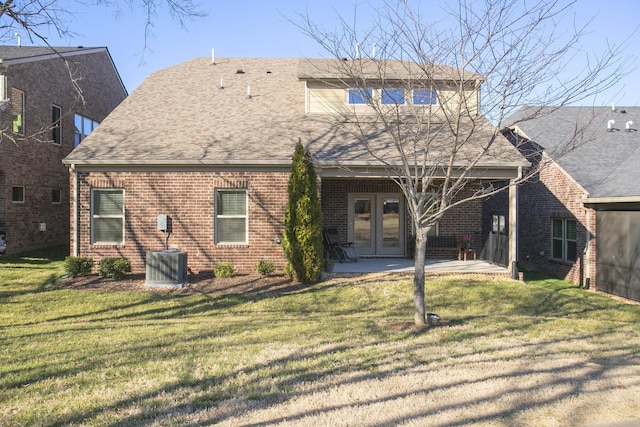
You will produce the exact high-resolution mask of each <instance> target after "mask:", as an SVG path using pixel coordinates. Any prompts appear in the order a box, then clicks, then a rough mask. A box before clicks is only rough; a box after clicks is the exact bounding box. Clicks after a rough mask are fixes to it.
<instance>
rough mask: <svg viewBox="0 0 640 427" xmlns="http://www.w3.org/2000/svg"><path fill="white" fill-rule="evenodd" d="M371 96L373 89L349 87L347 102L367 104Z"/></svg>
mask: <svg viewBox="0 0 640 427" xmlns="http://www.w3.org/2000/svg"><path fill="white" fill-rule="evenodd" d="M371 98H373V89H361V88H358V89H349V104H368V103H369V100H370V99H371Z"/></svg>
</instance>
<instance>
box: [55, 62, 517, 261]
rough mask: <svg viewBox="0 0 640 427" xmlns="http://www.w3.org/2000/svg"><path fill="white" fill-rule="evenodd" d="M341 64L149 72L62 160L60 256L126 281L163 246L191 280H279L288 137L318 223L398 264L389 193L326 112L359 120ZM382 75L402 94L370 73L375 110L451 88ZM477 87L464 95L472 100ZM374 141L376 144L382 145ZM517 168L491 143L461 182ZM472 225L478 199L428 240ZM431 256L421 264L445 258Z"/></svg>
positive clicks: (403, 220) (396, 197)
mask: <svg viewBox="0 0 640 427" xmlns="http://www.w3.org/2000/svg"><path fill="white" fill-rule="evenodd" d="M340 63H341V61H337V60H319V59H270V58H264V59H256V58H253V59H250V58H221V59H220V58H217V59H216V61H215V63H213V62H212V60H211V59H208V58H197V59H194V60H191V61H188V62H185V63H183V64H179V65H176V66H173V67H170V68H168V69H165V70H162V71H158V72H156V73H153V74H152V75H151V76H150V77H148V78H147V79H146V80H145V81H144V82H143V83H142V84H141V85H140V86H139V87H138V88H137V89H136V90H135V91H134V92H133V93H132V94H131V96H129V97H128V98H127V99H126V100H125V101H124V102H123V103H122V104H121V105H120V106H119V107H118V108H116V109H115V110H114V111H113V112H112V113H111V114H110V115H109V117H107V119H106V120H105V121H104V122H103V123H102V124H101V126H100V128H98V129H97V130H96V131H95V132H94V133H93V134H91V135H90V136H89V137H88V138H87V139H86V140H85V142H84V143H83V144H82V145H80V146H79V147H78V148H77V149H76V150H74V151H73V152H72V153H71V154H70V155H69V156H68V157H67V158H66V159H65V163H66V164H67V165H69V166H70V172H71V181H72V195H73V200H72V203H73V206H74V209H73V212H74V216H73V217H72V229H73V231H72V239H71V243H72V253H73V254H74V255H84V256H90V257H92V258H94V259H100V258H102V257H108V256H125V257H128V258H129V259H130V260H131V262H132V269H133V270H134V271H138V272H139V271H144V265H145V253H146V252H147V251H156V250H161V249H163V248H164V247H165V245H166V246H167V247H169V248H178V249H180V250H181V251H185V252H186V253H187V254H188V263H189V267H190V268H192V269H193V270H196V271H197V270H202V269H211V268H212V267H213V266H214V264H215V263H216V262H221V261H225V262H231V263H233V264H234V265H235V266H236V267H237V268H238V269H239V270H240V271H244V272H250V271H252V270H253V268H254V266H255V264H256V263H257V262H258V261H259V260H261V259H267V260H272V261H274V262H276V264H277V266H278V268H280V269H281V268H283V267H284V266H285V263H286V262H285V258H284V256H283V253H282V250H281V247H280V242H281V238H282V234H283V227H284V226H283V219H284V210H285V205H286V202H287V185H288V180H289V173H290V168H291V157H292V155H293V151H294V147H295V144H296V143H297V142H298V141H299V140H301V141H302V143H303V145H304V146H305V147H306V149H308V150H309V151H310V153H311V156H312V158H313V159H314V162H315V163H316V171H317V173H318V176H319V180H320V185H319V187H320V192H321V202H322V208H323V217H324V224H323V225H324V226H325V227H328V228H337V229H338V230H339V233H340V235H341V237H342V239H343V240H345V241H346V240H349V241H353V242H354V243H355V245H356V246H357V249H358V250H359V252H360V253H361V254H362V255H363V256H372V257H405V256H410V255H411V252H412V243H413V242H412V239H411V233H412V230H411V226H410V224H411V222H410V221H408V220H407V218H408V212H407V209H406V207H405V200H404V198H403V196H402V194H401V192H400V190H399V189H398V187H397V186H396V185H395V184H394V183H393V182H392V181H391V180H390V179H389V178H388V172H387V170H386V169H385V168H384V167H383V166H382V165H381V164H380V162H379V161H376V160H375V159H373V158H372V157H371V155H370V154H369V153H368V152H367V150H366V148H365V147H363V146H362V144H358V142H357V140H356V139H355V138H354V136H353V134H351V133H349V132H348V130H346V129H345V128H344V127H343V126H341V125H338V124H337V121H336V117H335V114H333V113H334V112H336V111H338V112H340V113H341V114H346V117H350V116H349V114H351V113H353V112H354V110H355V111H357V113H358V114H359V117H367V116H369V117H371V115H370V114H368V113H369V112H370V110H369V109H370V108H371V107H370V106H368V105H366V103H365V102H363V99H362V96H361V93H359V92H358V91H359V90H358V89H354V88H352V87H350V85H349V82H348V81H345V78H344V76H343V75H342V74H341V73H340V72H339V71H336V70H337V68H336V65H337V64H340ZM385 64H386V65H389V68H388V70H387V74H386V76H385V77H386V79H385V88H386V87H392V88H398V87H403V89H392V90H387V89H384V90H383V86H382V82H381V81H379V80H376V79H375V78H374V76H373V75H372V78H371V84H372V88H371V89H370V90H371V92H372V93H373V92H374V91H376V93H378V92H382V93H383V95H382V98H381V99H382V100H381V101H380V102H384V96H385V95H386V96H391V95H389V93H392V94H393V95H392V96H394V97H395V98H394V102H398V103H399V104H401V105H400V108H404V106H405V105H407V106H412V107H414V108H416V109H420V110H421V111H431V110H429V109H433V110H434V111H435V110H437V109H438V108H440V107H441V106H439V105H437V102H436V99H435V96H434V95H435V92H433V91H446V90H450V89H448V86H447V82H448V81H450V80H451V79H453V78H455V76H458V75H459V74H458V73H456V72H453V71H454V70H452V69H447V68H446V67H443V68H442V75H441V76H438V79H437V81H438V82H440V83H439V86H437V87H435V88H431V86H427V87H430V89H424V87H425V86H424V85H422V84H420V82H416V81H413V84H414V85H416V86H414V88H407V87H406V81H407V80H408V76H407V75H406V74H403V72H405V73H406V68H405V67H406V64H402V63H399V62H394V61H391V62H385ZM394 65H396V67H395V68H394ZM456 71H457V70H456ZM478 81H479V80H473V82H472V85H471V86H470V89H469V91H470V94H471V95H473V96H475V95H476V93H477V91H478V86H477V82H478ZM429 85H431V83H429ZM451 92H452V93H455V91H451ZM473 96H472V97H473ZM474 99H477V97H475V98H474ZM423 114H424V113H423ZM474 120H475V126H476V127H477V129H478V132H477V141H479V142H480V141H487V140H488V138H490V136H491V135H492V134H493V130H494V128H493V127H492V126H491V125H490V123H489V122H488V121H487V120H485V119H484V118H482V117H478V116H475V115H474ZM378 130H379V128H378V127H375V126H374V127H373V129H372V134H373V133H375V132H376V131H378ZM375 137H376V138H379V139H380V140H381V141H383V142H384V135H380V134H377V135H376V136H375ZM466 147H467V149H469V150H471V152H472V151H474V150H476V149H477V148H479V147H480V145H479V144H478V145H476V146H475V147H476V148H474V146H473V145H472V144H468V145H467V146H466ZM466 154H468V153H466ZM387 160H388V161H392V162H393V161H394V160H393V159H391V158H390V159H387ZM524 164H528V163H527V162H526V161H525V160H524V158H523V157H522V156H521V155H520V153H518V151H517V150H515V149H514V147H513V146H511V144H509V142H508V141H507V140H506V139H505V138H503V137H502V136H501V135H500V137H499V138H498V140H497V141H496V142H495V144H494V146H493V147H492V148H491V149H490V151H489V152H488V153H487V154H486V156H485V158H484V159H483V161H481V162H479V163H478V171H477V175H475V172H473V173H472V177H476V178H477V180H476V181H475V182H476V183H477V186H480V185H481V179H480V176H482V179H486V180H492V179H504V178H508V179H509V178H511V179H512V178H515V177H516V176H517V173H518V168H519V167H522V165H524ZM476 188H477V187H476ZM468 191H473V189H471V188H470V189H469V190H468ZM481 214H482V211H481V204H480V202H473V203H469V204H468V205H463V206H460V207H458V208H455V209H452V210H451V211H450V212H449V213H448V214H447V216H446V217H445V218H444V219H443V220H442V221H441V222H440V224H439V226H438V229H437V230H434V232H435V233H436V234H440V235H445V234H446V235H451V236H457V235H461V234H463V233H474V234H475V233H478V234H479V232H480V230H481ZM159 215H167V217H168V218H169V219H170V221H171V233H170V234H165V233H164V232H162V231H159V229H158V223H157V218H158V216H159ZM437 249H438V248H433V251H432V252H431V255H433V256H436V255H440V256H455V254H452V253H451V251H449V252H448V254H447V255H444V254H438V253H436V250H437Z"/></svg>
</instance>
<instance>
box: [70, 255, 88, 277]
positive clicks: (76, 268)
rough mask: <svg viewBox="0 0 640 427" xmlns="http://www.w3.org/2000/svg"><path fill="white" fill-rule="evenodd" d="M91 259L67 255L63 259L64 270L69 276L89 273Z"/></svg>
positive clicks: (80, 275)
mask: <svg viewBox="0 0 640 427" xmlns="http://www.w3.org/2000/svg"><path fill="white" fill-rule="evenodd" d="M92 268H93V260H92V259H91V258H87V257H84V256H68V257H66V258H65V259H64V271H65V273H67V274H68V275H69V276H70V277H82V276H88V275H90V274H91V269H92Z"/></svg>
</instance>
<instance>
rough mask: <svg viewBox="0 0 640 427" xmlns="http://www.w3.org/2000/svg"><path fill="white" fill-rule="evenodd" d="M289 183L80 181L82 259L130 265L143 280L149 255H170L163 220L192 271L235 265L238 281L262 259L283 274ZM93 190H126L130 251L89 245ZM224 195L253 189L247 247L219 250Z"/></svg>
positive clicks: (205, 178)
mask: <svg viewBox="0 0 640 427" xmlns="http://www.w3.org/2000/svg"><path fill="white" fill-rule="evenodd" d="M72 180H73V177H72ZM288 182H289V173H288V172H287V173H285V172H266V173H265V172H237V173H231V172H229V173H214V172H105V173H102V172H101V173H98V172H91V173H80V174H79V183H80V191H79V201H80V212H81V214H80V231H81V232H80V242H79V254H80V255H83V256H89V257H92V258H94V259H95V260H96V261H98V260H100V259H102V258H103V257H113V256H122V257H127V258H129V259H130V260H131V264H132V270H133V271H134V272H138V273H141V272H144V271H145V257H146V252H147V251H155V250H162V249H164V245H165V234H164V233H163V232H161V231H158V230H157V217H158V215H160V214H166V215H168V216H169V217H170V218H171V222H172V234H171V235H170V237H169V240H168V246H169V247H170V248H176V249H179V250H181V251H186V252H187V257H188V266H189V268H191V269H192V270H193V271H201V270H212V269H213V268H214V266H215V264H216V263H218V262H230V263H232V264H234V266H235V267H236V269H237V271H238V272H239V273H251V272H253V271H254V267H255V265H256V264H257V263H258V261H260V260H262V259H264V260H267V261H272V262H274V263H275V264H276V267H277V268H278V270H280V271H283V269H284V267H285V265H286V259H285V257H284V254H283V251H282V248H281V245H280V241H281V239H282V234H283V231H284V222H283V221H284V211H285V207H286V203H287V185H288ZM91 188H122V189H124V199H125V239H124V244H122V245H117V246H115V245H92V244H91V242H90V238H91V237H90V236H91V230H90V225H91V218H90V198H91ZM220 188H245V189H247V191H248V200H249V202H248V221H249V222H248V229H249V236H248V237H249V243H248V244H238V245H226V244H219V245H216V244H215V240H214V237H215V236H214V200H215V190H216V189H220Z"/></svg>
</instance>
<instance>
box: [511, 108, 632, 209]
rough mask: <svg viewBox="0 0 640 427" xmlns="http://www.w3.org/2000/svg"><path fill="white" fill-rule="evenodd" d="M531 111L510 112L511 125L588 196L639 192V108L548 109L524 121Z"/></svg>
mask: <svg viewBox="0 0 640 427" xmlns="http://www.w3.org/2000/svg"><path fill="white" fill-rule="evenodd" d="M531 111H532V109H531V108H523V109H521V110H519V111H518V112H516V113H515V114H514V115H512V116H511V117H510V118H509V121H510V122H511V123H515V124H514V125H513V126H512V127H515V128H517V130H518V133H519V134H520V135H522V136H524V137H525V138H527V139H529V140H531V141H533V142H535V143H536V144H538V145H539V146H541V147H542V148H543V149H544V151H545V152H546V153H547V154H548V155H550V156H551V157H552V158H555V161H556V162H557V164H558V165H559V166H560V167H562V168H563V169H564V170H565V171H566V172H567V173H568V174H569V175H571V177H572V178H573V179H574V180H576V182H578V184H580V185H581V186H582V187H583V188H584V189H585V190H586V191H587V192H588V193H589V197H590V198H602V199H604V198H611V197H621V198H625V197H627V198H629V197H637V196H640V186H638V182H640V134H639V133H638V132H637V129H638V126H640V122H639V120H640V107H577V106H575V107H574V106H569V107H561V108H557V109H552V108H550V109H548V114H547V113H546V112H545V111H544V110H543V114H542V116H541V117H539V118H537V119H533V120H526V121H521V122H520V120H522V119H523V118H524V117H527V116H528V115H529V113H530V112H531ZM610 120H613V121H614V122H611V124H609V121H610ZM628 122H631V123H629V125H628V126H629V129H627V123H628Z"/></svg>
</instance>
